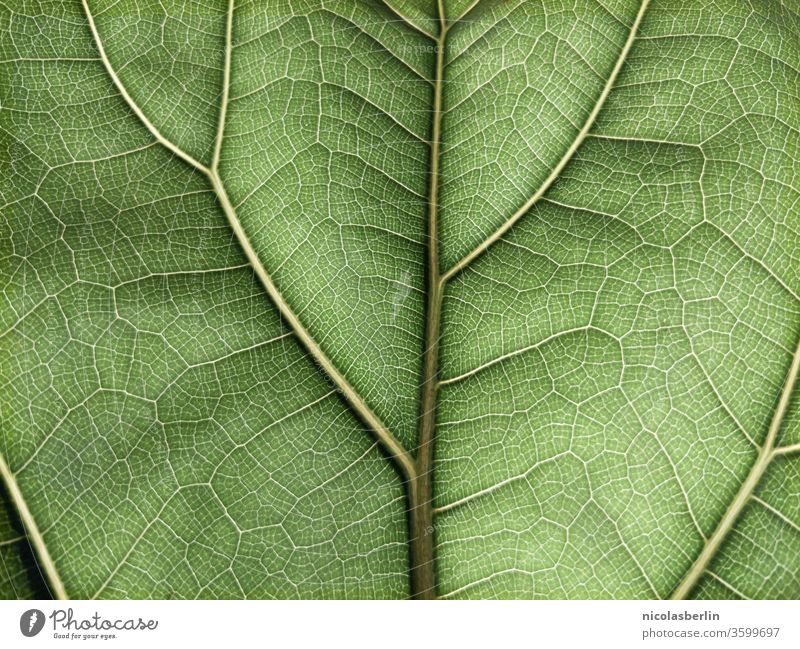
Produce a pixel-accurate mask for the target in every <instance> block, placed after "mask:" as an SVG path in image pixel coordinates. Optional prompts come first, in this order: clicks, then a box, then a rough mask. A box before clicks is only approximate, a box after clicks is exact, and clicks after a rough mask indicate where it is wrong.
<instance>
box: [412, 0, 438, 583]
mask: <svg viewBox="0 0 800 649" xmlns="http://www.w3.org/2000/svg"><path fill="white" fill-rule="evenodd" d="M438 14H439V36H438V38H437V39H436V67H435V70H434V87H433V111H432V119H433V122H432V125H431V162H430V185H429V188H428V228H427V230H428V232H427V238H428V248H427V250H428V254H427V260H426V268H427V300H426V307H425V348H424V351H423V357H422V384H421V388H420V412H419V428H418V434H417V445H418V447H417V463H416V468H417V480H416V490H415V492H414V493H410V494H409V498H410V501H411V502H410V504H411V585H412V593H413V595H414V597H416V598H418V599H432V598H434V597H435V596H436V577H435V570H434V558H433V502H432V501H433V443H434V433H435V429H436V397H437V391H438V385H439V329H440V327H441V312H442V292H443V289H444V284H443V282H442V278H441V275H440V273H439V223H438V221H439V158H440V155H441V153H440V145H441V135H442V84H443V82H444V60H445V41H446V39H447V21H446V18H445V11H444V6H443V2H442V0H439V2H438Z"/></svg>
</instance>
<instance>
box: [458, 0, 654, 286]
mask: <svg viewBox="0 0 800 649" xmlns="http://www.w3.org/2000/svg"><path fill="white" fill-rule="evenodd" d="M649 4H650V0H642V4H641V6H640V7H639V13H638V14H637V15H636V19H635V20H634V21H633V25H631V30H630V32H629V33H628V38H627V39H626V41H625V44H624V45H623V47H622V50H621V51H620V54H619V56H618V57H617V62H616V63H615V64H614V68H613V69H612V71H611V75H610V76H609V77H608V80H607V81H606V84H605V86H604V87H603V90H602V92H601V93H600V97H599V98H598V99H597V102H596V103H595V105H594V108H592V111H591V112H590V113H589V116H588V117H587V118H586V121H585V122H584V124H583V127H582V128H581V130H580V131H579V132H578V134H577V136H576V137H575V139H574V140H573V141H572V144H570V146H569V148H568V149H567V150H566V151H565V153H564V155H563V156H562V157H561V159H560V160H559V161H558V164H557V165H556V166H555V167H554V168H553V170H552V171H551V172H550V175H549V176H547V178H546V179H545V180H544V182H543V183H542V184H541V186H540V187H539V189H537V190H536V191H535V192H534V193H533V195H532V196H531V197H530V198H529V199H528V200H527V201H525V203H524V204H523V205H522V206H521V207H520V208H519V209H518V210H517V211H516V212H514V214H512V215H511V216H510V217H509V218H508V219H507V220H506V221H505V222H504V223H503V224H502V225H501V226H500V227H499V228H497V230H495V231H494V232H493V233H492V234H491V235H490V236H489V237H488V238H486V239H485V240H484V241H483V243H481V244H480V245H478V246H477V247H476V248H474V249H473V250H472V252H470V253H468V254H467V255H465V256H464V257H462V259H461V260H460V261H458V262H457V263H456V264H455V265H454V266H452V268H450V270H448V271H447V272H445V273H444V274H443V275H442V282H447V281H449V280H450V279H452V278H453V277H454V276H455V275H457V274H458V273H460V272H461V271H462V270H464V269H465V268H466V267H467V266H469V265H470V264H471V263H472V262H473V261H474V260H475V259H476V258H477V257H479V256H480V255H482V254H483V253H484V252H485V251H486V250H487V249H488V248H489V247H491V245H492V244H493V243H495V242H496V241H497V240H498V239H500V238H501V237H502V236H503V235H504V234H505V233H506V232H508V231H509V230H510V229H511V227H512V226H513V225H514V224H515V223H516V222H517V221H519V220H520V219H521V218H522V217H523V216H524V215H525V214H526V213H527V212H528V211H529V210H530V209H531V208H532V207H533V206H534V205H535V204H536V202H537V201H538V200H539V199H540V198H541V197H542V196H543V195H544V194H545V192H546V191H547V190H548V189H549V188H550V186H551V185H552V184H553V182H554V181H555V180H556V178H558V177H559V176H560V175H561V172H562V171H563V170H564V167H566V166H567V163H568V162H569V161H570V160H571V159H572V156H573V155H575V152H576V151H577V150H578V148H579V147H580V145H581V144H583V141H584V140H585V139H586V136H587V135H588V134H589V131H590V130H591V128H592V126H593V125H594V123H595V120H596V119H597V116H598V115H599V114H600V110H601V109H602V108H603V104H605V102H606V99H607V98H608V95H609V93H610V92H611V89H612V88H613V87H614V82H615V81H616V80H617V77H618V76H619V73H620V71H621V70H622V66H623V64H624V63H625V60H626V59H627V57H628V53H629V52H630V49H631V47H632V46H633V42H634V41H635V40H636V34H637V32H638V31H639V26H640V25H641V23H642V20H643V19H644V15H645V13H646V12H647V6H648V5H649Z"/></svg>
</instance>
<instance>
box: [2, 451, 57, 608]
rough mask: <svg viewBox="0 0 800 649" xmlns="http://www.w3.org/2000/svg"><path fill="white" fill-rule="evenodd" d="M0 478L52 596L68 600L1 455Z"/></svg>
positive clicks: (33, 521)
mask: <svg viewBox="0 0 800 649" xmlns="http://www.w3.org/2000/svg"><path fill="white" fill-rule="evenodd" d="M0 477H2V479H3V482H4V483H5V485H6V489H8V495H9V496H10V497H11V500H12V502H13V503H14V506H15V507H16V509H17V512H18V513H19V518H20V521H21V523H22V527H23V529H24V530H25V534H26V535H27V537H28V541H29V542H30V544H31V547H32V548H33V551H34V552H35V553H36V558H37V560H38V563H39V568H40V569H41V570H42V573H43V575H44V577H45V579H46V580H47V583H48V585H49V587H50V591H51V593H52V595H53V596H54V597H55V598H56V599H69V597H68V595H67V591H66V589H65V588H64V583H63V582H62V581H61V576H60V575H59V574H58V570H57V569H56V564H55V563H54V562H53V558H52V557H51V556H50V551H49V550H48V549H47V544H46V543H45V542H44V536H43V535H42V533H41V532H40V531H39V526H38V525H37V524H36V521H35V520H34V518H33V515H32V514H31V510H30V509H29V508H28V503H27V502H26V501H25V498H24V496H23V495H22V492H21V491H20V489H19V485H18V484H17V480H16V478H15V477H14V474H13V473H12V472H11V469H9V467H8V464H6V460H5V458H4V457H3V455H2V454H0Z"/></svg>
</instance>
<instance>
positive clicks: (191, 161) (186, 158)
mask: <svg viewBox="0 0 800 649" xmlns="http://www.w3.org/2000/svg"><path fill="white" fill-rule="evenodd" d="M81 3H82V4H83V11H84V13H85V14H86V19H87V20H88V21H89V29H91V31H92V37H93V38H94V42H95V45H96V46H97V51H98V53H99V54H100V59H101V60H102V62H103V66H104V67H105V69H106V72H107V73H108V76H109V77H111V81H112V82H113V83H114V86H115V87H116V88H117V90H118V91H119V94H120V95H122V98H123V99H124V100H125V103H127V104H128V107H129V108H130V109H131V110H132V111H133V112H134V113H135V114H136V116H137V117H138V118H139V120H140V121H141V122H142V124H144V126H145V127H146V128H147V130H148V131H150V133H151V134H152V135H153V137H155V138H156V140H158V141H159V142H160V143H161V144H162V145H164V146H165V147H166V148H167V149H169V150H170V151H172V153H174V154H175V155H176V156H178V157H179V158H181V159H182V160H184V161H185V162H187V163H189V164H190V165H191V166H192V167H194V168H195V169H197V170H198V171H202V172H203V173H205V174H208V171H209V170H208V167H206V165H204V164H203V163H202V162H200V161H198V160H196V159H195V158H193V157H192V156H191V155H189V154H188V153H187V152H186V151H184V150H183V149H181V148H180V147H179V146H177V145H176V144H175V143H173V142H172V141H170V140H169V139H167V138H166V137H165V136H164V135H163V134H162V133H161V131H159V130H158V128H157V127H156V125H155V124H153V122H151V121H150V120H149V119H148V117H147V115H145V114H144V112H143V111H142V109H141V108H140V107H139V105H138V104H137V103H136V102H135V101H134V99H133V97H131V96H130V94H128V90H127V89H126V88H125V85H124V84H123V83H122V80H121V79H120V78H119V77H118V76H117V73H116V72H115V71H114V67H113V66H112V65H111V61H110V60H109V58H108V55H107V54H106V50H105V47H104V46H103V40H102V39H101V38H100V32H98V31H97V25H95V22H94V17H93V16H92V12H91V10H90V9H89V3H88V2H87V0H81Z"/></svg>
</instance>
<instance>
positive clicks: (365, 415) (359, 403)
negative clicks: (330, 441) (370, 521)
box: [82, 0, 415, 481]
mask: <svg viewBox="0 0 800 649" xmlns="http://www.w3.org/2000/svg"><path fill="white" fill-rule="evenodd" d="M82 3H83V8H84V11H85V13H86V17H87V19H88V21H89V26H90V28H91V31H92V36H93V37H94V39H95V43H96V45H97V48H98V51H99V52H100V56H101V58H102V60H103V64H104V66H105V68H106V71H107V72H108V75H109V76H110V77H111V80H112V81H113V83H114V85H115V86H116V88H117V90H118V91H119V93H120V94H121V95H122V97H123V99H124V100H125V102H126V103H127V104H128V106H129V107H130V109H131V110H132V111H133V112H134V114H135V115H136V116H137V117H138V118H139V119H140V120H141V121H142V123H143V124H144V125H145V126H146V127H147V129H148V130H149V131H150V132H151V133H152V134H153V136H154V137H155V138H156V139H157V140H158V141H159V142H160V143H161V144H163V145H164V146H165V147H166V148H167V149H168V150H170V151H172V152H173V153H174V154H175V155H176V156H178V157H179V158H181V159H182V160H184V161H185V162H187V163H188V164H190V165H191V166H192V167H194V168H195V169H197V170H198V171H200V172H202V173H203V174H204V175H205V176H206V177H207V178H208V179H209V181H210V182H211V186H212V188H213V190H214V192H215V194H216V196H217V199H218V201H219V204H220V207H221V208H222V211H223V213H224V214H225V217H226V218H227V220H228V223H229V224H230V226H231V229H232V230H233V232H234V234H235V235H236V238H237V240H238V241H239V244H240V246H241V247H242V250H243V252H244V253H245V256H246V257H247V260H248V261H249V262H250V265H251V266H252V267H253V270H254V271H255V273H256V276H257V277H258V279H259V281H260V282H261V284H262V286H263V287H264V289H265V290H266V292H267V294H268V295H269V296H270V298H271V299H272V302H273V303H274V304H275V306H276V308H277V309H278V311H280V313H281V315H282V316H283V318H284V320H285V322H286V323H287V324H288V325H289V327H290V328H291V329H292V330H293V331H294V332H295V334H296V335H297V337H298V339H299V340H300V341H301V342H302V344H303V346H304V347H305V348H306V350H307V351H308V352H309V354H310V355H311V356H312V357H313V358H314V360H315V361H316V364H317V365H318V367H320V368H321V369H322V370H323V371H324V372H325V373H326V374H327V375H328V376H329V377H330V378H331V380H332V381H333V382H334V383H335V384H336V386H337V388H338V389H339V392H340V393H341V394H342V396H343V397H344V399H345V400H346V401H347V403H348V404H349V405H350V406H351V408H352V409H353V410H354V412H355V413H356V414H357V415H358V416H359V417H360V418H361V420H362V421H363V422H364V423H365V424H367V426H369V428H370V429H371V430H372V431H373V433H374V434H375V436H376V437H377V438H378V441H379V442H380V443H381V444H382V446H383V447H384V448H385V450H386V451H387V453H388V454H389V455H390V456H391V457H392V458H393V459H394V460H395V461H396V462H397V465H398V467H399V469H400V471H401V473H402V475H403V478H404V479H405V480H407V481H410V480H413V479H414V477H415V467H414V461H413V459H412V458H411V456H410V454H409V453H408V452H407V451H406V449H405V448H403V446H402V445H401V444H400V442H399V441H398V440H397V438H396V437H395V436H394V434H393V433H392V432H391V431H390V430H389V429H388V428H387V427H386V425H385V424H384V423H383V422H382V421H381V420H380V418H379V417H378V416H377V415H376V414H375V413H374V412H373V411H372V409H371V408H370V407H369V406H368V405H367V403H366V402H365V401H364V399H363V398H362V397H361V395H360V394H359V393H358V392H357V391H356V389H355V388H354V387H353V386H352V385H351V384H350V382H349V381H348V380H347V379H346V378H345V376H344V375H343V374H342V373H341V372H340V371H339V370H338V369H337V368H336V366H335V365H334V364H333V362H332V361H331V359H330V358H328V356H327V354H325V352H323V351H322V349H321V348H320V346H319V345H318V344H317V342H316V341H315V340H314V339H313V337H312V336H311V334H310V333H309V331H308V330H307V329H306V328H305V326H304V325H303V324H302V322H300V319H299V318H298V317H297V315H296V314H295V313H294V311H293V310H292V309H291V307H290V306H289V304H288V303H287V302H286V300H285V299H284V298H283V295H282V294H281V292H280V291H279V290H278V288H277V286H276V285H275V283H274V282H273V281H272V278H271V277H270V275H269V273H267V271H266V269H265V268H264V266H263V264H262V263H261V261H260V259H259V258H258V254H257V253H256V251H255V248H253V245H252V243H251V242H250V240H249V238H248V236H247V233H246V232H245V230H244V227H243V226H242V224H241V222H240V221H239V218H238V216H237V215H236V211H235V209H234V207H233V205H232V204H231V201H230V199H229V197H228V194H227V191H226V190H225V186H224V184H223V182H222V179H221V177H220V176H219V173H218V170H217V165H218V164H219V155H220V153H221V151H222V144H223V138H224V132H225V123H224V119H225V114H226V111H227V106H228V97H229V90H228V89H223V91H222V95H221V96H222V100H221V101H220V110H219V124H218V126H217V135H216V138H215V143H214V156H213V161H212V166H211V167H209V166H206V165H204V164H203V163H201V162H199V161H198V160H196V159H195V158H193V157H192V156H190V155H189V154H188V153H186V152H184V151H183V150H182V149H181V148H180V147H178V146H177V145H175V144H174V143H173V142H171V141H169V140H168V139H167V138H166V137H164V136H163V135H162V134H161V133H160V131H159V130H158V129H157V128H156V127H155V125H154V124H153V123H152V122H151V121H150V120H149V119H148V118H147V116H146V115H145V114H144V112H143V111H142V110H141V108H140V107H139V106H138V104H137V103H136V102H135V101H134V100H133V98H132V97H131V96H130V94H129V93H128V91H127V90H126V89H125V85H124V84H123V83H122V81H121V80H120V78H119V77H118V75H117V74H116V72H115V71H114V68H113V66H112V65H111V62H110V61H109V59H108V56H107V55H106V53H105V48H104V47H103V42H102V39H101V37H100V34H99V32H98V31H97V27H96V26H95V23H94V19H93V18H92V13H91V10H90V9H89V5H88V3H87V0H82ZM233 11H234V2H233V0H229V6H228V16H227V20H226V30H225V31H226V33H225V59H224V70H223V80H224V81H226V82H227V83H226V85H229V82H230V69H231V53H232V49H233V46H232V32H233Z"/></svg>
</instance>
